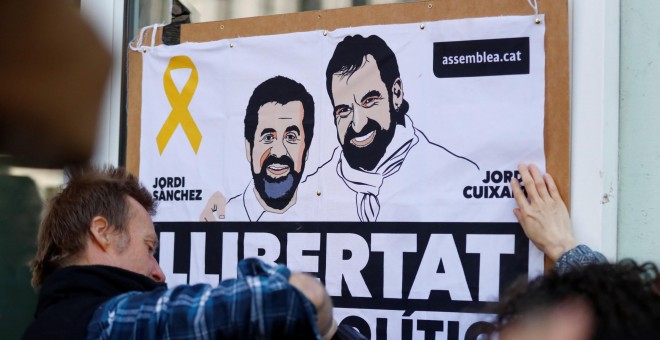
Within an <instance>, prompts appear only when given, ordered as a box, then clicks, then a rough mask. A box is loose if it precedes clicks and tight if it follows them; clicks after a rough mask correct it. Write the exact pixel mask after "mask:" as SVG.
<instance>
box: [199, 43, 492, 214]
mask: <svg viewBox="0 0 660 340" xmlns="http://www.w3.org/2000/svg"><path fill="white" fill-rule="evenodd" d="M406 76H407V75H402V74H400V68H399V64H398V62H397V56H396V55H395V53H394V52H393V51H392V49H391V48H390V47H389V46H388V44H387V43H386V42H385V41H384V40H383V39H381V38H380V37H379V36H378V35H368V36H367V35H365V36H362V35H357V34H356V35H350V36H347V37H345V38H343V40H341V41H340V42H339V43H338V44H337V46H336V48H335V49H334V53H333V54H332V57H331V58H330V60H329V61H327V68H326V71H325V89H326V92H327V93H326V94H325V95H327V97H326V98H319V96H316V97H314V96H312V95H311V94H310V92H309V91H308V90H307V89H306V87H305V86H304V85H303V84H301V83H300V82H299V81H298V80H297V79H291V78H290V77H286V76H282V75H276V76H274V77H270V78H268V79H263V81H262V82H261V83H260V84H259V85H258V86H256V88H254V91H253V92H252V94H251V96H250V98H249V101H248V102H247V103H244V108H245V109H244V113H245V115H244V120H243V123H244V126H243V128H244V148H245V158H246V160H247V163H248V164H249V169H250V171H251V180H250V181H249V183H244V184H245V185H244V187H243V190H240V191H237V192H229V191H227V190H224V189H222V188H217V190H216V191H214V192H208V193H207V194H206V195H205V197H204V201H205V202H204V208H203V209H202V211H201V212H200V220H201V221H252V222H256V221H282V220H286V219H287V215H288V214H291V212H293V211H298V212H299V213H297V214H296V215H295V216H297V218H296V219H299V218H300V216H308V220H317V221H362V222H375V221H436V220H440V219H441V218H442V217H441V216H438V215H439V214H443V213H444V212H445V210H443V209H441V208H440V207H441V206H447V205H450V206H451V204H452V203H451V202H452V200H457V199H461V198H462V195H461V193H462V188H463V187H464V186H465V185H466V183H464V181H457V180H455V179H456V178H459V177H461V176H463V177H461V178H475V179H478V178H479V177H478V176H479V171H480V167H479V161H478V160H477V159H473V158H474V157H471V156H469V155H465V154H463V153H462V152H460V151H459V150H456V149H455V148H454V146H455V145H443V144H441V143H439V142H438V141H435V140H434V139H433V138H431V137H430V136H427V134H426V133H425V132H424V131H425V127H424V126H417V125H415V123H414V121H415V118H416V117H417V116H419V115H433V114H436V112H433V110H434V108H429V107H423V106H422V105H421V104H419V103H414V102H408V100H407V98H408V96H406V95H405V93H406V92H405V89H406V87H405V86H404V85H405V83H404V79H406V78H405V77H406ZM320 103H327V104H325V105H324V106H320V105H319V104H320ZM315 108H316V109H317V110H315ZM319 109H320V110H319ZM319 111H321V112H319ZM330 118H331V119H332V120H333V122H334V128H335V129H334V131H325V130H323V131H322V132H323V133H324V134H325V135H326V136H333V137H334V138H333V139H334V140H336V142H335V145H334V148H333V149H332V150H331V153H328V154H327V155H322V156H319V155H316V156H313V155H310V148H311V146H312V145H313V144H314V143H318V142H317V140H318V139H320V137H318V136H315V134H314V130H315V129H314V127H315V123H317V122H319V121H320V120H321V119H330ZM437 122H438V124H440V123H441V119H440V118H438V119H437ZM326 140H327V138H326ZM233 142H234V143H235V142H236V141H233ZM237 145H238V143H237ZM310 156H312V157H317V158H320V159H318V160H317V161H316V162H314V164H312V165H311V166H310V164H309V162H308V160H309V159H310ZM240 165H241V166H240V167H237V169H236V170H235V171H243V169H244V168H245V167H244V166H243V164H240ZM244 171H247V169H245V170H244ZM443 174H454V175H455V177H454V178H452V177H448V176H445V175H443ZM329 191H330V192H332V195H328V194H327V193H328V192H329ZM301 211H302V212H303V213H300V212H301Z"/></svg>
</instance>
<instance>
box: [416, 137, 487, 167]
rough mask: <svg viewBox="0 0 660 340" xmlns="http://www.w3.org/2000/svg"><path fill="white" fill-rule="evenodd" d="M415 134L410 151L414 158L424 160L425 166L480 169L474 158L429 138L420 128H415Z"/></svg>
mask: <svg viewBox="0 0 660 340" xmlns="http://www.w3.org/2000/svg"><path fill="white" fill-rule="evenodd" d="M415 134H416V135H417V137H418V138H419V140H418V142H417V144H416V145H415V146H414V147H413V148H412V150H411V151H410V153H411V154H412V155H414V157H415V158H419V159H422V160H424V163H425V164H426V165H427V166H431V167H434V168H435V167H440V168H446V169H451V170H452V171H470V172H475V173H476V172H478V171H479V170H480V169H479V165H478V163H477V162H476V161H475V160H473V159H470V158H469V157H467V156H464V155H462V154H461V153H460V152H458V151H456V150H453V149H451V148H449V147H448V146H446V145H443V144H441V143H438V142H435V141H433V140H431V139H430V138H429V137H427V135H426V134H425V133H424V132H423V131H422V130H420V129H417V128H415Z"/></svg>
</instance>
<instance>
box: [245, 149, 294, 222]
mask: <svg viewBox="0 0 660 340" xmlns="http://www.w3.org/2000/svg"><path fill="white" fill-rule="evenodd" d="M273 164H280V165H286V166H288V167H289V173H288V174H287V175H286V176H282V177H278V178H273V177H270V176H269V175H268V172H267V168H268V166H270V165H273ZM300 177H301V176H300V173H298V172H296V171H295V170H294V169H293V160H292V159H291V158H289V157H288V156H282V157H275V156H273V155H270V156H268V158H266V160H265V161H264V163H263V165H262V166H261V172H260V173H258V174H255V173H254V172H252V178H253V179H254V187H255V188H257V193H259V196H260V197H261V199H262V200H263V201H264V202H265V203H266V205H268V206H269V207H271V208H273V209H277V210H281V209H284V207H286V206H287V205H288V204H289V202H291V199H292V198H293V195H294V194H295V193H296V189H297V188H298V183H300Z"/></svg>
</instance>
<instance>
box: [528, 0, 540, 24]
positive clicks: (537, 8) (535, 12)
mask: <svg viewBox="0 0 660 340" xmlns="http://www.w3.org/2000/svg"><path fill="white" fill-rule="evenodd" d="M532 1H533V3H532ZM527 3H528V4H529V5H530V6H531V7H532V9H533V10H534V15H535V16H536V19H535V20H534V21H535V22H536V23H537V24H540V23H541V18H539V4H538V1H537V0H527Z"/></svg>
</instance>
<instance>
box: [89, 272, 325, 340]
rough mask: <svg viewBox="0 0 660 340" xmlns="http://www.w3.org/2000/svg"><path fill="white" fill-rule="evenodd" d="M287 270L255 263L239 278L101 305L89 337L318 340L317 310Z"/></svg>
mask: <svg viewBox="0 0 660 340" xmlns="http://www.w3.org/2000/svg"><path fill="white" fill-rule="evenodd" d="M290 275H291V273H290V272H289V270H288V269H287V268H286V267H284V266H270V265H267V264H265V263H263V262H261V261H259V260H256V259H247V260H243V261H241V262H240V263H239V265H238V278H237V279H232V280H226V281H223V282H221V283H220V285H219V286H217V287H211V286H210V285H207V284H197V285H194V286H190V285H181V286H178V287H175V288H173V289H166V288H161V289H157V290H154V291H151V292H147V293H139V292H129V293H126V294H122V295H119V296H117V297H115V298H113V299H111V300H109V301H107V302H105V303H104V304H103V305H101V306H100V307H99V308H98V309H97V310H96V312H95V313H94V316H93V317H92V319H91V321H90V322H89V325H88V328H87V338H88V339H271V338H286V339H291V338H298V339H314V338H316V339H320V338H321V337H320V335H319V332H318V330H317V327H316V309H315V308H314V306H313V305H312V304H311V302H310V301H309V300H307V299H306V298H305V297H304V296H303V295H302V293H300V291H298V290H297V289H295V288H294V287H292V286H291V285H289V283H288V280H289V276H290Z"/></svg>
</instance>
